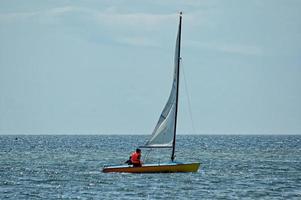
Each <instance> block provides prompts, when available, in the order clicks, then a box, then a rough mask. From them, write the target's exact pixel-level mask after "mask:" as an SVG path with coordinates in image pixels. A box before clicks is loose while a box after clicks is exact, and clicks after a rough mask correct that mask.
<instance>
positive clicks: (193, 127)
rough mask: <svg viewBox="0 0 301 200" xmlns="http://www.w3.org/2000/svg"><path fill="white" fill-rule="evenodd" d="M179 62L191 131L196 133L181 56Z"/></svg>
mask: <svg viewBox="0 0 301 200" xmlns="http://www.w3.org/2000/svg"><path fill="white" fill-rule="evenodd" d="M180 62H181V66H182V67H181V69H182V72H183V77H184V85H185V91H186V97H187V102H188V110H189V116H190V120H191V125H192V131H193V134H196V131H195V126H194V121H193V118H192V111H191V103H190V96H189V92H188V87H187V82H186V76H185V72H184V66H183V61H182V58H181V59H180Z"/></svg>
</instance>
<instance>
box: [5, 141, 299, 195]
mask: <svg viewBox="0 0 301 200" xmlns="http://www.w3.org/2000/svg"><path fill="white" fill-rule="evenodd" d="M145 139H146V136H129V135H128V136H0V199H301V156H300V155H301V136H183V135H180V136H178V140H177V150H176V151H177V160H178V161H200V162H201V163H202V164H201V169H200V170H199V171H198V172H197V173H177V174H117V173H102V172H101V168H102V166H103V165H104V164H109V163H112V164H118V163H122V162H124V161H125V160H126V159H127V158H128V156H129V154H130V153H131V151H133V150H134V148H135V147H136V145H137V144H143V142H144V141H145ZM142 153H143V155H144V157H146V154H147V152H145V150H144V151H143V152H142ZM169 156H170V155H169V152H152V153H151V154H150V156H148V158H149V161H151V160H157V161H160V162H161V160H162V161H163V160H164V158H161V157H169Z"/></svg>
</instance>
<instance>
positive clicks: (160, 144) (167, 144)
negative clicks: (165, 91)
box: [102, 13, 200, 173]
mask: <svg viewBox="0 0 301 200" xmlns="http://www.w3.org/2000/svg"><path fill="white" fill-rule="evenodd" d="M181 27H182V13H180V19H179V28H178V34H177V40H176V50H175V60H174V76H173V83H172V89H171V92H170V95H169V98H168V101H167V103H166V105H165V107H164V109H163V111H162V113H161V115H160V117H159V120H158V122H157V125H156V127H155V129H154V131H153V133H152V135H151V137H150V139H149V140H148V141H147V142H146V144H145V145H144V146H141V148H171V149H172V153H171V162H168V163H155V164H143V165H142V166H135V167H134V166H133V165H108V166H104V167H103V170H102V171H103V172H123V173H169V172H196V171H197V170H198V169H199V166H200V163H199V162H195V163H190V162H183V163H182V162H176V161H174V160H175V146H176V129H177V115H178V97H179V75H180V61H181V56H180V50H181Z"/></svg>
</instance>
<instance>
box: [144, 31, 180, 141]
mask: <svg viewBox="0 0 301 200" xmlns="http://www.w3.org/2000/svg"><path fill="white" fill-rule="evenodd" d="M179 37H180V27H179V31H178V34H177V40H176V50H175V59H174V75H173V83H172V88H171V92H170V95H169V98H168V101H167V103H166V105H165V107H164V109H163V111H162V113H161V115H160V118H159V120H158V122H157V125H156V127H155V129H154V131H153V133H152V135H151V137H150V139H149V140H148V141H147V143H146V144H145V147H172V145H173V139H174V134H175V130H174V129H175V123H176V117H175V113H176V106H177V102H176V101H177V92H178V89H177V87H178V81H179V80H178V77H179V76H178V73H179V72H178V69H179V66H178V65H179V59H180V58H179V48H180V38H179Z"/></svg>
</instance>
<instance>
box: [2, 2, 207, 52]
mask: <svg viewBox="0 0 301 200" xmlns="http://www.w3.org/2000/svg"><path fill="white" fill-rule="evenodd" d="M184 15H185V24H186V25H187V27H189V26H190V27H192V26H195V25H196V24H199V23H200V19H204V18H203V17H200V16H201V13H200V12H193V13H187V14H185V13H184ZM25 21H26V22H29V23H38V24H43V25H53V24H55V25H59V26H56V28H57V27H60V26H63V27H64V28H68V27H72V29H74V28H75V29H76V30H77V31H73V33H71V32H70V34H75V35H76V34H77V37H83V38H85V37H91V35H93V36H92V37H95V35H98V37H102V38H108V39H109V40H111V41H115V42H116V43H120V44H126V45H131V46H150V47H154V46H160V42H159V40H164V37H169V36H167V35H166V34H164V32H165V33H167V31H168V32H170V33H173V32H171V31H174V30H176V27H177V23H178V17H177V13H156V12H151V13H150V12H125V11H120V10H118V9H117V8H116V7H106V8H105V9H103V10H98V9H95V8H87V7H77V6H62V7H55V8H49V9H44V10H36V11H31V12H11V13H0V23H2V24H3V23H6V24H8V23H18V22H21V23H23V22H25ZM189 24H190V25H189ZM82 25H84V27H85V29H86V31H84V30H82V29H83V27H82ZM92 32H94V33H92ZM160 32H161V33H163V34H161V33H160ZM154 35H157V37H156V38H157V39H156V40H155V39H151V38H153V37H154ZM90 39H91V38H89V40H90ZM92 40H93V39H92ZM93 41H95V40H93Z"/></svg>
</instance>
